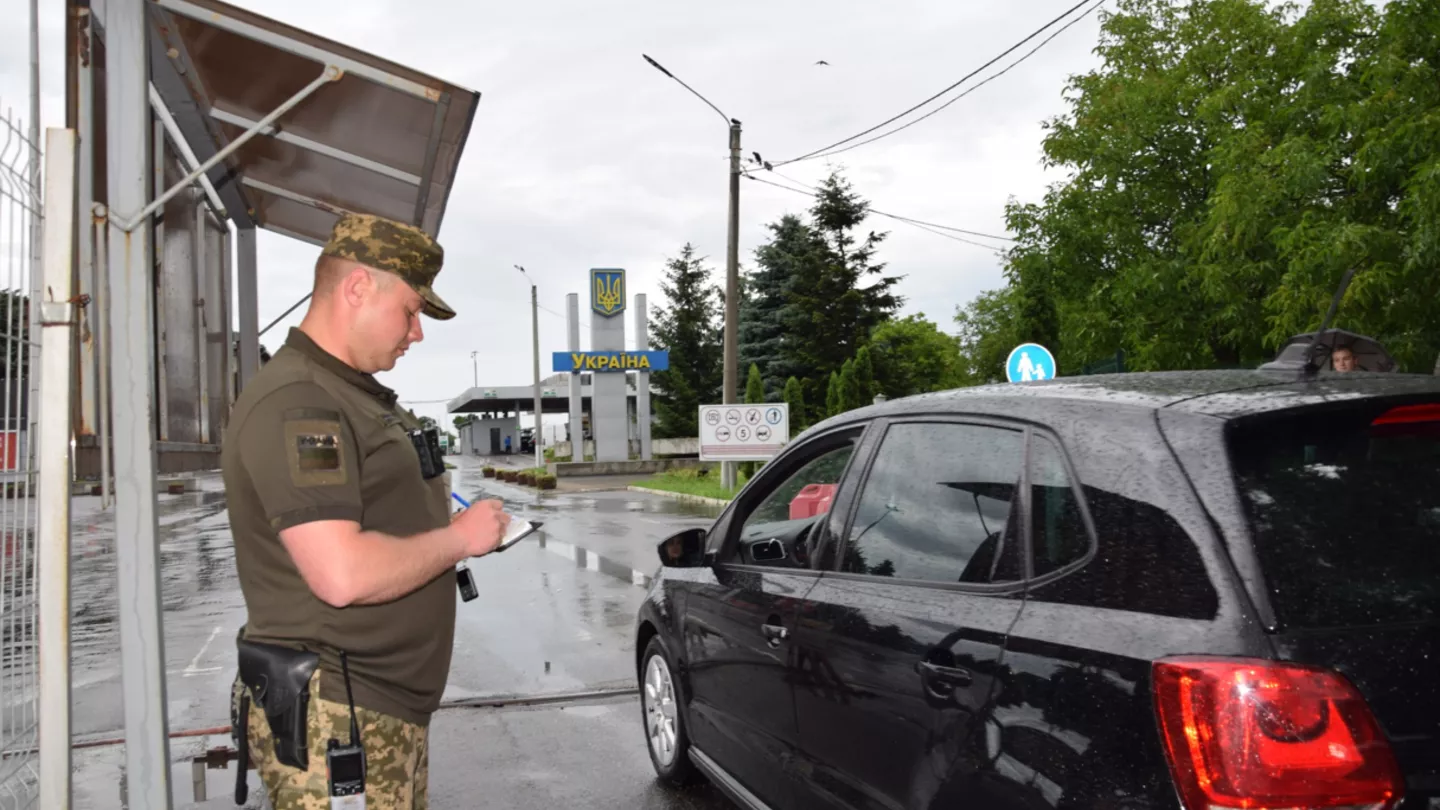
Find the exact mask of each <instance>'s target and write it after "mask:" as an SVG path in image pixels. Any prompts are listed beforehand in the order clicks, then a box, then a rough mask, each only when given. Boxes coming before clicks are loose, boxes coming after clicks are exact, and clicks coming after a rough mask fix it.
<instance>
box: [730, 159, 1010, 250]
mask: <svg viewBox="0 0 1440 810" xmlns="http://www.w3.org/2000/svg"><path fill="white" fill-rule="evenodd" d="M767 171H769V172H770V173H771V174H773V175H775V176H777V177H781V178H784V179H786V180H789V181H790V182H792V183H794V184H795V185H797V186H800V188H803V189H807V190H809V191H810V192H811V193H814V194H819V193H820V189H818V188H815V187H814V186H812V185H808V184H806V183H802V182H800V181H799V180H796V179H795V178H793V177H787V176H785V175H783V174H781V173H780V172H777V171H775V170H774V169H768V170H767ZM747 176H748V175H747ZM750 179H751V180H759V179H760V178H758V177H750ZM771 185H779V184H778V183H771ZM780 188H784V186H780ZM790 190H791V191H795V190H796V189H790ZM870 210H871V211H873V212H874V213H876V214H880V215H881V216H887V217H896V218H897V219H904V220H908V221H909V222H912V223H915V224H918V225H929V226H930V227H932V228H939V229H941V230H945V231H954V232H955V233H964V234H969V235H970V236H980V237H984V238H985V239H999V240H1001V241H1002V242H1014V241H1015V238H1014V237H1011V236H996V235H995V234H993V233H981V232H979V231H969V230H966V229H964V228H956V227H954V226H952V225H941V224H939V223H938V222H926V221H925V220H923V219H915V218H913V217H902V216H900V215H898V214H887V213H885V212H884V211H875V209H873V208H872V209H870Z"/></svg>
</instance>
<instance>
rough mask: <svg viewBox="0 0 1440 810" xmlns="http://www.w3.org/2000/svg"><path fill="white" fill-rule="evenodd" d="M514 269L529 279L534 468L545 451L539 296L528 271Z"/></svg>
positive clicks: (537, 466) (539, 465)
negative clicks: (542, 432) (532, 372)
mask: <svg viewBox="0 0 1440 810" xmlns="http://www.w3.org/2000/svg"><path fill="white" fill-rule="evenodd" d="M515 269H516V270H519V271H520V273H521V274H522V275H524V276H525V278H526V279H527V280H529V281H530V339H531V340H532V341H533V342H534V344H535V347H534V348H535V357H534V363H535V436H534V438H533V439H532V440H531V442H530V443H531V444H532V445H533V446H534V450H535V466H536V468H540V467H544V466H545V452H544V450H542V449H541V447H540V445H541V444H543V443H544V438H545V437H544V436H543V435H541V430H540V422H541V402H540V298H539V293H538V291H537V290H536V288H535V281H534V279H531V278H530V274H529V273H526V272H525V268H523V267H521V266H520V265H518V264H517V265H515Z"/></svg>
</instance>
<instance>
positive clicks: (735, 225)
mask: <svg viewBox="0 0 1440 810" xmlns="http://www.w3.org/2000/svg"><path fill="white" fill-rule="evenodd" d="M641 56H645V54H641ZM645 61H646V62H649V63H650V65H651V66H652V67H654V68H655V69H656V70H658V71H660V72H661V73H664V74H665V75H666V76H669V77H670V78H672V79H674V80H675V81H677V82H680V86H681V87H684V88H685V89H686V90H689V91H690V92H691V93H694V94H695V97H696V98H699V99H700V100H701V101H703V102H705V103H706V104H708V105H709V106H710V109H712V110H714V111H715V112H717V113H719V115H720V117H721V118H722V119H724V120H725V122H726V123H727V124H729V126H730V220H729V227H728V232H727V241H726V245H725V373H724V382H723V384H722V386H721V392H720V398H721V402H722V403H724V404H726V405H730V404H732V403H734V402H735V382H736V373H735V371H736V369H735V366H736V355H737V354H739V338H738V333H739V326H738V324H739V320H740V304H739V298H740V292H739V288H740V122H739V121H737V120H736V119H734V118H731V117H730V116H728V115H726V114H725V113H723V112H721V111H720V108H719V107H716V106H715V105H714V104H711V103H710V100H709V99H707V98H705V97H704V96H702V95H700V94H699V93H697V92H695V89H694V88H693V87H691V86H690V85H688V84H686V83H685V82H683V81H680V78H679V77H678V76H676V75H675V74H673V73H671V72H670V71H668V70H666V69H665V68H663V67H661V66H660V63H659V62H656V61H655V60H654V59H651V58H650V57H649V56H645ZM720 485H721V486H723V487H725V488H726V489H734V487H735V462H733V461H725V462H721V464H720Z"/></svg>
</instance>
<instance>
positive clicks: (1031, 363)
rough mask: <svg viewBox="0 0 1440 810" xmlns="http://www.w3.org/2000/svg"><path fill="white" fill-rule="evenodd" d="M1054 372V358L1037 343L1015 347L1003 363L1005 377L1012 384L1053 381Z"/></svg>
mask: <svg viewBox="0 0 1440 810" xmlns="http://www.w3.org/2000/svg"><path fill="white" fill-rule="evenodd" d="M1055 371H1056V369H1055V356H1054V355H1052V354H1051V353H1050V350H1049V349H1046V348H1045V347H1044V346H1041V345H1039V344H1038V343H1022V344H1020V345H1019V346H1016V347H1015V348H1014V349H1012V350H1011V351H1010V357H1009V358H1008V359H1007V360H1006V361H1005V377H1006V379H1008V380H1009V381H1010V382H1012V383H1013V382H1034V381H1038V380H1053V379H1055Z"/></svg>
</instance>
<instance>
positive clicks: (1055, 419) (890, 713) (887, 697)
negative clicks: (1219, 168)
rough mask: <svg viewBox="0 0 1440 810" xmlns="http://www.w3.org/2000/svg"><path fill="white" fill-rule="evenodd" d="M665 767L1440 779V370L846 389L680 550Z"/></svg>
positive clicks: (1126, 801) (754, 788)
mask: <svg viewBox="0 0 1440 810" xmlns="http://www.w3.org/2000/svg"><path fill="white" fill-rule="evenodd" d="M659 552H660V557H661V560H662V562H663V564H664V565H663V567H662V569H661V570H660V572H659V573H658V575H657V577H656V581H655V582H654V585H653V587H652V588H651V590H650V592H649V594H648V596H647V599H646V601H645V602H644V604H643V606H642V608H641V610H640V613H639V618H638V624H637V638H636V653H637V661H636V664H637V675H638V682H639V685H640V687H641V690H642V698H641V706H642V712H643V714H644V723H645V733H646V737H647V740H648V741H649V743H650V752H651V757H652V759H653V761H654V764H655V768H656V770H657V771H658V772H659V774H660V775H661V776H662V777H663V778H664V779H666V780H669V781H673V782H676V783H683V782H686V781H688V780H690V779H692V778H694V777H695V776H697V774H703V775H704V776H706V777H708V778H709V780H710V781H712V782H714V783H715V784H716V785H717V786H719V787H720V788H721V789H722V790H723V791H725V792H726V793H727V794H729V795H730V796H731V798H733V799H734V800H735V801H736V802H737V803H738V804H739V805H741V806H743V807H748V808H777V809H778V808H806V809H807V810H808V808H824V809H825V810H832V809H834V808H847V809H848V808H866V810H870V809H871V808H971V807H973V808H988V809H989V810H996V809H997V808H999V809H1005V808H1036V810H1039V808H1097V809H1098V808H1115V809H1116V810H1120V809H1124V810H1139V809H1140V808H1188V810H1201V808H1209V807H1216V808H1229V807H1264V808H1281V807H1283V808H1299V807H1305V808H1311V807H1347V808H1362V807H1363V808H1377V809H1379V808H1384V810H1390V809H1391V808H1396V807H1399V808H1405V810H1419V809H1420V808H1430V809H1431V810H1433V808H1436V807H1437V806H1440V798H1437V797H1440V379H1437V378H1435V377H1430V376H1420V375H1400V374H1370V373H1353V374H1333V373H1329V372H1324V373H1321V374H1319V375H1317V376H1312V377H1310V378H1302V377H1300V376H1299V375H1297V374H1294V373H1290V372H1285V373H1279V372H1271V371H1260V370H1255V371H1213V372H1174V373H1155V374H1128V375H1127V374H1122V375H1113V376H1098V377H1082V378H1070V379H1061V380H1055V381H1049V382H1044V383H1022V384H1018V385H998V386H988V387H982V388H973V389H965V390H960V391H952V392H945V393H941V394H930V395H924V396H918V397H912V398H906V399H902V400H895V401H891V402H888V403H884V404H881V405H877V406H874V407H867V408H864V409H861V410H857V411H853V412H850V413H846V414H844V415H842V416H839V417H835V418H833V419H831V420H829V421H827V422H825V423H823V424H821V425H818V426H816V427H814V428H812V429H810V430H808V431H806V432H805V433H804V434H803V435H802V436H800V437H799V438H797V439H796V440H795V441H794V442H792V443H791V444H790V446H788V447H787V448H786V449H785V450H784V451H783V452H782V453H781V454H780V455H779V456H777V457H776V458H774V459H773V460H772V461H771V462H769V463H768V464H766V465H765V466H764V467H763V468H762V469H761V470H760V472H759V473H758V474H757V475H756V477H755V478H754V479H752V480H751V481H750V483H749V484H748V485H747V486H746V487H745V489H744V490H743V491H742V492H741V493H740V495H739V496H738V497H737V498H736V499H735V501H734V502H733V503H731V504H730V505H729V506H728V507H727V508H726V510H725V511H724V512H723V514H721V516H720V517H719V518H718V520H717V521H716V522H715V523H714V525H713V526H712V527H711V528H710V529H709V530H708V531H707V530H693V531H689V532H685V533H681V534H678V535H676V536H674V537H672V538H669V539H668V540H667V541H665V542H664V543H662V544H661V545H660V547H659Z"/></svg>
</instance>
